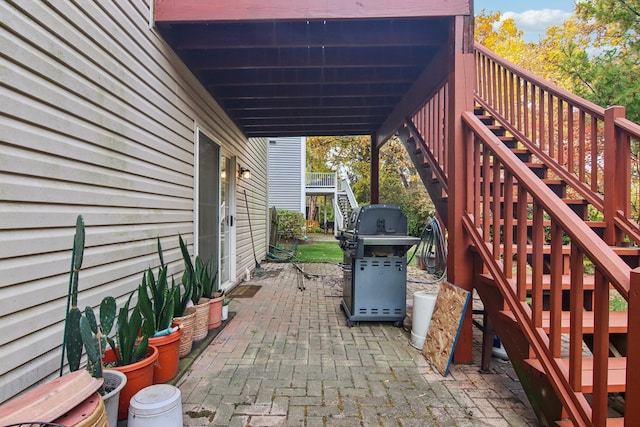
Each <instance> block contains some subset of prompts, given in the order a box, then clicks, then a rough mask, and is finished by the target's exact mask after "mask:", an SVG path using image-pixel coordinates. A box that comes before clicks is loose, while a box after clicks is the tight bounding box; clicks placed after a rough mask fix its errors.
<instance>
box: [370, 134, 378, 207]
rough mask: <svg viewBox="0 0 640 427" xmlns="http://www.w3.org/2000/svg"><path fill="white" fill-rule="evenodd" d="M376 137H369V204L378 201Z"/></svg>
mask: <svg viewBox="0 0 640 427" xmlns="http://www.w3.org/2000/svg"><path fill="white" fill-rule="evenodd" d="M376 142H377V138H376V135H371V204H372V205H375V204H378V203H379V201H380V148H378V146H377V144H376Z"/></svg>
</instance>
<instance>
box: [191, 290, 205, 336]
mask: <svg viewBox="0 0 640 427" xmlns="http://www.w3.org/2000/svg"><path fill="white" fill-rule="evenodd" d="M194 307H195V308H196V320H195V324H194V326H193V341H194V342H198V341H202V340H203V339H205V338H206V337H207V334H208V333H209V298H200V301H198V304H196V305H194Z"/></svg>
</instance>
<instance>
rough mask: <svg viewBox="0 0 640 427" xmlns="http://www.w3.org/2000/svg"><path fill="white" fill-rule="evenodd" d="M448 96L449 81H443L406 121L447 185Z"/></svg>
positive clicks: (439, 176)
mask: <svg viewBox="0 0 640 427" xmlns="http://www.w3.org/2000/svg"><path fill="white" fill-rule="evenodd" d="M448 96H449V83H448V81H446V80H445V81H443V82H442V84H441V85H440V86H439V87H437V88H436V90H435V91H434V92H433V94H432V95H431V96H430V97H428V98H427V100H426V101H425V102H424V104H422V105H421V106H420V108H419V109H418V110H417V111H416V112H415V113H414V114H413V115H412V116H411V117H408V118H407V119H406V120H405V122H406V124H407V126H408V127H409V130H410V131H411V133H413V135H414V136H415V137H417V138H418V142H419V143H420V145H421V146H423V148H425V149H426V150H424V153H423V154H424V155H425V161H427V162H429V164H430V165H431V167H432V170H433V171H434V174H435V175H436V176H437V178H438V179H439V181H440V182H441V183H442V185H443V186H445V187H446V186H447V181H448V179H447V177H448V174H449V170H448V167H449V166H448V163H449V162H448V154H449V153H448V150H447V138H448V133H449V129H448V123H449V120H448V114H449V112H448V108H447V106H448Z"/></svg>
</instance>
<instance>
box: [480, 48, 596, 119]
mask: <svg viewBox="0 0 640 427" xmlns="http://www.w3.org/2000/svg"><path fill="white" fill-rule="evenodd" d="M474 48H475V49H476V50H477V51H479V52H481V53H482V54H483V55H486V56H488V57H490V58H491V59H492V61H493V62H495V63H496V64H498V65H500V66H501V67H503V68H505V69H506V70H509V71H511V72H512V73H514V74H518V75H520V76H521V77H523V78H524V79H526V80H528V81H530V82H533V83H535V84H536V86H538V87H540V88H542V89H544V90H545V91H546V92H553V93H555V94H556V95H558V96H559V97H561V98H562V99H563V100H565V101H571V103H572V104H573V105H575V106H576V107H580V108H581V109H583V110H585V111H587V112H589V113H590V114H593V115H596V116H599V117H600V118H603V117H604V108H603V107H601V106H599V105H598V104H595V103H593V102H591V101H588V100H586V99H584V98H581V97H579V96H578V95H576V94H574V93H571V92H569V91H568V90H566V89H563V88H561V87H560V86H557V85H555V84H553V83H551V82H549V81H548V80H544V79H542V78H540V77H539V76H537V75H535V74H533V73H532V72H530V71H527V70H525V69H524V68H522V67H519V66H518V65H515V64H513V63H511V62H509V61H507V60H506V59H504V58H502V57H500V56H498V55H496V54H495V53H494V52H492V51H491V50H490V49H488V48H486V47H485V46H483V45H482V44H480V43H478V42H475V45H474Z"/></svg>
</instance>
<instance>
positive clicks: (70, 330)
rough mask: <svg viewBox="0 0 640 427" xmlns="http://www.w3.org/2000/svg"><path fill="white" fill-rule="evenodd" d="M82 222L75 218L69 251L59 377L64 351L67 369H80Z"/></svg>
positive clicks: (80, 219)
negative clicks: (79, 288)
mask: <svg viewBox="0 0 640 427" xmlns="http://www.w3.org/2000/svg"><path fill="white" fill-rule="evenodd" d="M84 243H85V232H84V220H83V218H82V215H78V217H77V218H76V231H75V235H74V238H73V248H72V250H71V269H70V273H69V291H68V293H67V314H66V317H65V322H64V335H63V341H62V356H61V360H60V375H62V369H63V367H64V357H65V350H66V352H67V360H68V362H69V369H70V370H71V371H76V370H78V368H79V367H80V358H81V357H82V336H81V335H80V317H82V313H81V312H80V309H79V308H78V281H79V275H80V268H81V267H82V258H83V256H84Z"/></svg>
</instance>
